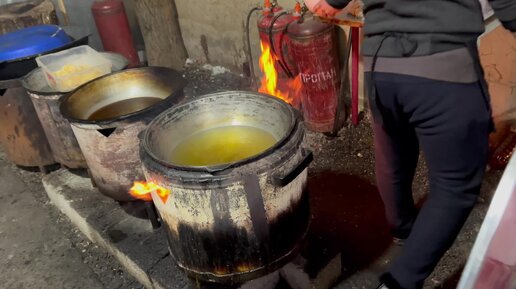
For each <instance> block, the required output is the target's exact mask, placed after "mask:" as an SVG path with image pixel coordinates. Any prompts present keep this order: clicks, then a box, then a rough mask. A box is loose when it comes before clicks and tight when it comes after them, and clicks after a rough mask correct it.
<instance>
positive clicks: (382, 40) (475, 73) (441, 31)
mask: <svg viewBox="0 0 516 289" xmlns="http://www.w3.org/2000/svg"><path fill="white" fill-rule="evenodd" d="M349 2H350V1H349V0H305V3H306V4H307V6H308V7H309V8H310V9H311V10H312V12H314V13H316V14H318V15H320V16H323V17H332V16H334V15H335V14H337V13H339V12H340V11H341V9H343V8H344V7H346V5H348V4H349ZM351 2H352V3H351V6H353V7H356V6H357V5H358V4H357V3H358V2H357V0H353V1H351ZM490 3H491V6H492V8H493V9H494V11H495V14H496V16H497V17H498V19H499V20H500V21H501V23H502V24H503V26H504V27H505V28H507V29H509V30H511V31H512V32H515V31H516V0H491V1H490ZM353 7H352V8H351V9H350V8H349V7H348V8H347V9H348V11H349V10H354V9H355V8H353ZM363 12H364V15H365V26H364V41H363V47H362V53H363V55H364V68H365V71H366V86H367V91H368V97H369V103H370V107H371V111H372V116H373V130H374V139H375V156H376V165H375V166H376V180H377V185H378V189H379V191H380V194H381V197H382V200H383V203H384V206H385V211H386V217H387V220H388V222H389V224H390V225H391V227H392V230H391V232H392V235H393V238H394V240H395V242H396V243H398V244H403V246H404V247H403V251H402V253H401V255H400V256H399V257H398V258H397V259H395V260H393V262H392V263H391V265H390V267H389V269H388V271H387V272H385V273H384V274H383V275H382V276H381V277H380V285H379V286H378V287H377V288H381V289H420V288H422V287H423V283H424V280H425V279H426V278H427V277H428V276H429V275H430V274H431V273H432V271H433V270H434V268H435V266H436V265H437V263H438V262H439V260H440V259H441V258H442V256H443V255H444V253H445V252H446V251H447V250H448V249H449V248H450V246H451V245H452V243H453V241H454V240H455V238H456V237H457V235H458V233H459V231H460V230H461V228H462V226H463V225H464V223H465V221H466V219H467V217H468V216H469V214H470V212H471V209H472V208H473V206H474V204H475V202H476V200H477V197H478V194H479V191H480V185H481V182H482V179H483V176H484V171H485V168H486V163H487V156H488V135H489V133H490V132H491V131H492V129H493V123H492V119H491V107H490V99H489V94H488V90H487V84H486V82H485V80H484V75H483V71H482V67H481V65H480V61H479V55H478V51H477V46H476V42H477V38H478V36H479V35H480V34H481V33H483V32H484V21H483V15H482V10H481V6H480V3H479V2H478V0H418V1H415V0H364V5H363ZM420 148H421V149H422V151H423V153H424V155H425V159H426V161H427V166H428V171H429V181H430V192H429V195H428V199H427V200H426V202H425V203H424V205H423V207H422V208H421V210H420V211H419V212H417V210H416V208H415V205H414V200H413V197H412V183H413V180H414V174H415V170H416V166H417V163H418V158H419V150H420Z"/></svg>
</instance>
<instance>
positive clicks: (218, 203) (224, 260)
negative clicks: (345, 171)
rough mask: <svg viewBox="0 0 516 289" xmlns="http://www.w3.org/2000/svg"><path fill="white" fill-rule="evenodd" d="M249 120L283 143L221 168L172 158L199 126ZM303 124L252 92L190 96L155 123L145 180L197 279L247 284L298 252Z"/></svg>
mask: <svg viewBox="0 0 516 289" xmlns="http://www.w3.org/2000/svg"><path fill="white" fill-rule="evenodd" d="M231 125H239V126H240V125H244V126H251V127H255V128H259V129H262V130H265V131H266V132H269V133H270V134H271V135H273V136H274V138H275V139H276V140H277V142H276V143H275V145H273V146H272V147H271V148H269V149H267V150H266V151H264V152H263V153H261V154H259V155H256V156H254V157H250V158H247V159H243V160H241V161H237V162H234V163H230V164H226V165H219V166H214V167H189V166H180V165H177V164H174V163H172V162H170V161H168V159H169V158H168V156H170V155H171V152H172V151H173V150H174V148H175V147H176V146H177V145H178V144H179V143H181V142H182V141H183V140H184V139H186V138H188V137H189V136H191V135H192V134H195V133H196V132H201V131H205V130H207V129H211V128H218V127H224V126H231ZM304 134H305V132H304V127H303V124H302V122H301V120H300V117H299V115H298V114H297V113H296V111H295V110H294V109H293V108H292V107H291V106H290V105H288V104H286V103H285V102H283V101H281V100H279V99H277V98H273V97H270V96H266V95H263V94H259V93H254V92H237V91H234V92H223V93H217V94H211V95H207V96H204V97H200V98H197V99H194V100H191V101H189V102H187V103H185V104H183V105H180V106H176V107H174V108H171V109H169V110H167V111H165V112H164V113H162V114H161V115H160V116H158V117H157V118H156V119H155V120H154V121H153V122H152V123H151V124H150V125H149V127H148V128H147V130H146V131H145V135H144V136H143V140H142V143H141V158H142V162H143V167H144V172H145V176H146V179H147V181H152V182H154V183H156V184H158V185H159V186H162V187H164V188H166V189H169V190H170V192H171V193H170V196H169V197H168V198H161V197H160V196H158V195H157V194H156V193H155V192H153V193H152V198H153V202H154V204H155V206H156V208H157V209H158V212H159V214H160V216H161V220H162V222H163V223H164V225H165V227H166V230H167V232H168V237H169V249H170V252H171V254H172V255H173V256H174V258H175V260H176V261H177V263H178V264H179V266H180V267H181V268H183V269H184V270H185V271H186V272H187V273H188V274H189V275H190V276H191V277H194V278H196V279H198V280H202V281H208V282H218V283H242V282H245V281H248V280H251V279H254V278H258V277H260V276H263V275H265V274H267V273H269V272H272V271H274V270H277V269H278V268H280V267H281V266H283V265H284V264H286V263H287V262H289V261H290V260H291V257H293V256H295V254H297V252H298V249H299V247H300V244H301V241H302V240H303V238H304V236H305V234H306V232H307V229H308V226H309V220H310V213H309V200H308V193H307V166H308V164H309V163H310V162H311V160H312V154H311V153H310V152H308V151H307V150H305V149H304V148H303V147H302V143H303V138H304Z"/></svg>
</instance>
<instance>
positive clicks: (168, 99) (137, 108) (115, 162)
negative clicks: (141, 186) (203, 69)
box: [60, 67, 186, 201]
mask: <svg viewBox="0 0 516 289" xmlns="http://www.w3.org/2000/svg"><path fill="white" fill-rule="evenodd" d="M185 84H186V81H185V80H184V79H183V78H182V76H181V74H180V73H178V72H176V71H174V70H172V69H168V68H164V67H145V68H136V69H129V70H124V71H121V72H115V73H111V74H108V75H106V76H103V77H101V78H98V79H96V80H93V81H91V82H88V83H86V84H84V85H82V86H81V87H79V88H77V89H76V90H75V91H74V92H73V93H71V94H68V95H66V96H65V97H63V98H62V103H61V106H60V110H61V114H62V115H63V116H64V117H65V118H66V119H67V120H68V121H69V122H70V123H71V124H72V129H73V132H74V134H75V136H76V138H77V141H78V142H79V146H80V147H81V150H82V153H83V154H84V158H85V159H86V163H87V165H88V169H89V172H90V175H91V177H92V180H93V182H94V184H95V185H96V186H97V188H98V189H99V190H100V192H101V193H103V194H104V195H106V196H108V197H111V198H113V199H115V200H118V201H132V200H134V198H133V197H131V196H130V195H129V193H128V192H129V189H130V188H131V186H132V184H133V181H135V180H141V179H143V178H144V175H143V172H142V169H141V162H140V158H139V155H138V145H139V138H138V134H139V133H140V132H142V130H143V129H145V127H146V126H147V124H148V123H149V122H150V121H151V120H152V119H153V118H155V117H156V116H157V115H158V114H159V113H161V112H163V111H164V110H166V109H167V108H170V107H171V106H173V105H175V104H177V103H179V102H180V101H181V100H182V99H183V98H184V94H183V88H184V86H185Z"/></svg>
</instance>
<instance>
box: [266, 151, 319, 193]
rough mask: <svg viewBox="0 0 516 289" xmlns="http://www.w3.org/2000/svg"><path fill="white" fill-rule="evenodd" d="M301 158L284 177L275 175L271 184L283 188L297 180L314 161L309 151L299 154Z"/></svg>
mask: <svg viewBox="0 0 516 289" xmlns="http://www.w3.org/2000/svg"><path fill="white" fill-rule="evenodd" d="M301 154H302V155H303V158H302V159H301V161H300V162H299V163H298V164H297V165H296V166H295V167H294V168H293V169H292V170H291V171H289V172H287V173H286V174H285V175H281V176H279V175H276V176H273V177H272V180H271V183H272V184H273V185H275V186H277V187H285V186H287V185H288V184H290V183H291V182H292V181H293V180H294V179H295V178H297V177H298V176H299V175H300V174H301V173H302V172H303V171H304V170H305V169H306V168H307V167H308V165H310V163H311V162H312V161H313V160H314V155H313V153H312V152H311V151H309V150H304V149H303V151H302V152H301Z"/></svg>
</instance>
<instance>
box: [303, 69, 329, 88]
mask: <svg viewBox="0 0 516 289" xmlns="http://www.w3.org/2000/svg"><path fill="white" fill-rule="evenodd" d="M300 74H301V80H302V81H303V83H305V84H307V83H318V82H321V81H328V80H333V79H335V78H336V77H337V71H336V70H335V68H332V69H331V70H330V71H325V72H318V73H302V72H301V73H300Z"/></svg>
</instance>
